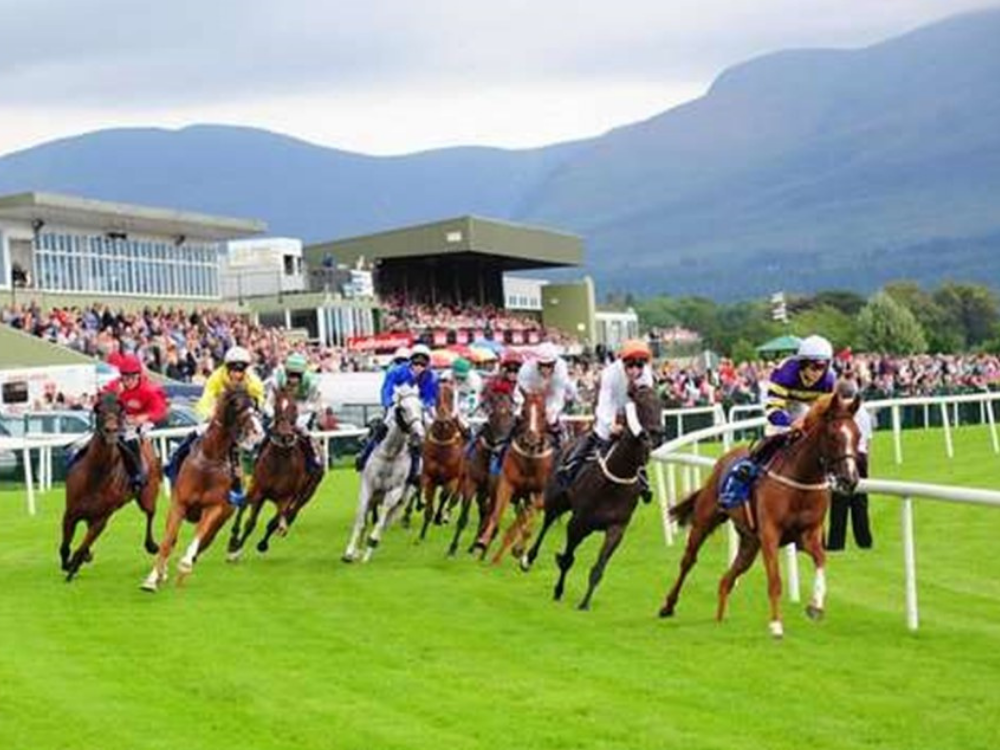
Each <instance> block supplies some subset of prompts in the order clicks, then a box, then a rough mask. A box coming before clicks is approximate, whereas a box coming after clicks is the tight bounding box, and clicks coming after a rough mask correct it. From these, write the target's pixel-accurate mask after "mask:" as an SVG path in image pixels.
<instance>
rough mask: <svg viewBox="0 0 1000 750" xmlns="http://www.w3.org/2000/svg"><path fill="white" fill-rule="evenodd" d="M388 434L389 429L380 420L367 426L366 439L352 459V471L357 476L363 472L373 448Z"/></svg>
mask: <svg viewBox="0 0 1000 750" xmlns="http://www.w3.org/2000/svg"><path fill="white" fill-rule="evenodd" d="M388 432H389V428H388V427H386V424H385V422H383V421H382V420H373V421H372V422H371V423H370V424H369V430H368V439H367V440H366V441H365V445H364V447H363V448H362V449H361V453H359V454H358V455H357V456H355V458H354V470H355V471H357V472H358V473H359V474H360V473H361V472H362V471H364V470H365V464H367V463H368V457H369V456H370V455H371V454H372V451H374V450H375V447H376V446H377V445H378V444H379V443H380V442H382V438H384V437H385V436H386V434H387V433H388Z"/></svg>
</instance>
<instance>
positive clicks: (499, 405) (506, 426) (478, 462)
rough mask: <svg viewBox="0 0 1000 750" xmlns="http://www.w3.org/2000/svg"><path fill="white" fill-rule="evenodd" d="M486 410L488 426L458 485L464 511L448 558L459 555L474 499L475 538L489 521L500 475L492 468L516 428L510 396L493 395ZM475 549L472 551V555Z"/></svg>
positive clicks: (490, 396)
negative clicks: (475, 508) (477, 519)
mask: <svg viewBox="0 0 1000 750" xmlns="http://www.w3.org/2000/svg"><path fill="white" fill-rule="evenodd" d="M483 409H484V411H485V412H486V414H487V415H488V416H487V419H486V424H485V425H483V429H482V430H480V432H479V435H477V436H476V441H475V443H474V444H473V447H472V453H471V454H470V455H469V456H468V457H467V458H466V460H465V463H464V464H463V468H462V477H461V480H460V481H459V496H460V498H461V503H462V508H461V512H460V513H459V516H458V523H456V524H455V536H454V537H453V538H452V540H451V546H450V547H448V554H449V555H454V554H455V553H456V552H457V551H458V542H459V539H460V538H461V536H462V532H463V531H464V530H465V527H466V525H467V524H468V523H469V506H470V505H471V504H472V500H473V498H475V501H476V507H477V508H478V510H479V526H478V529H477V532H476V536H477V537H478V536H479V534H481V533H482V531H483V529H484V528H485V526H486V522H487V521H488V520H489V515H490V510H491V509H492V506H493V500H494V498H495V497H496V486H497V480H498V478H499V474H497V473H495V472H494V471H493V464H494V462H495V461H497V456H498V454H499V451H500V449H501V447H502V446H503V443H504V441H506V440H507V438H508V437H509V436H510V430H511V428H512V427H513V425H514V401H513V399H512V398H511V397H510V396H509V395H507V394H492V395H488V396H486V397H485V398H484V399H483ZM474 547H475V545H473V547H471V548H470V549H469V551H470V552H472V550H473V548H474Z"/></svg>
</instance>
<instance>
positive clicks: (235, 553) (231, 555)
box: [226, 548, 243, 563]
mask: <svg viewBox="0 0 1000 750" xmlns="http://www.w3.org/2000/svg"><path fill="white" fill-rule="evenodd" d="M242 558H243V549H242V548H240V549H234V550H230V551H229V552H227V553H226V562H231V563H235V562H239V561H240V560H241V559H242Z"/></svg>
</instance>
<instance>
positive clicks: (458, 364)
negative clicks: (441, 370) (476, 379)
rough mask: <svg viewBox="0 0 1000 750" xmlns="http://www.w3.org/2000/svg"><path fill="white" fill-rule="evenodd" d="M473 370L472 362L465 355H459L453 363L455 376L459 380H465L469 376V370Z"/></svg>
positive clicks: (452, 367)
mask: <svg viewBox="0 0 1000 750" xmlns="http://www.w3.org/2000/svg"><path fill="white" fill-rule="evenodd" d="M471 370H472V363H471V362H470V361H469V360H467V359H466V358H465V357H459V358H458V359H456V360H455V361H454V362H452V363H451V371H452V372H453V373H455V377H456V378H458V379H459V380H465V379H466V378H467V377H469V372H470V371H471Z"/></svg>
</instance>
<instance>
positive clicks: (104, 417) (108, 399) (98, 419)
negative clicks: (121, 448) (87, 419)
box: [94, 391, 125, 443]
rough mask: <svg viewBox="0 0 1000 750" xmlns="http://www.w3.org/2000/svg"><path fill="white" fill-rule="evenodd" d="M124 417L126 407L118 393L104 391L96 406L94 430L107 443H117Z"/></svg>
mask: <svg viewBox="0 0 1000 750" xmlns="http://www.w3.org/2000/svg"><path fill="white" fill-rule="evenodd" d="M124 417H125V407H124V406H123V405H122V402H121V400H120V399H119V398H118V394H117V393H114V392H111V391H109V392H108V393H104V394H102V395H101V398H100V399H99V400H98V402H97V404H96V405H95V406H94V432H96V433H97V435H98V436H99V437H100V438H101V439H102V440H104V442H106V443H117V442H118V434H119V433H120V432H121V429H122V426H123V424H124V421H125V420H124Z"/></svg>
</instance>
